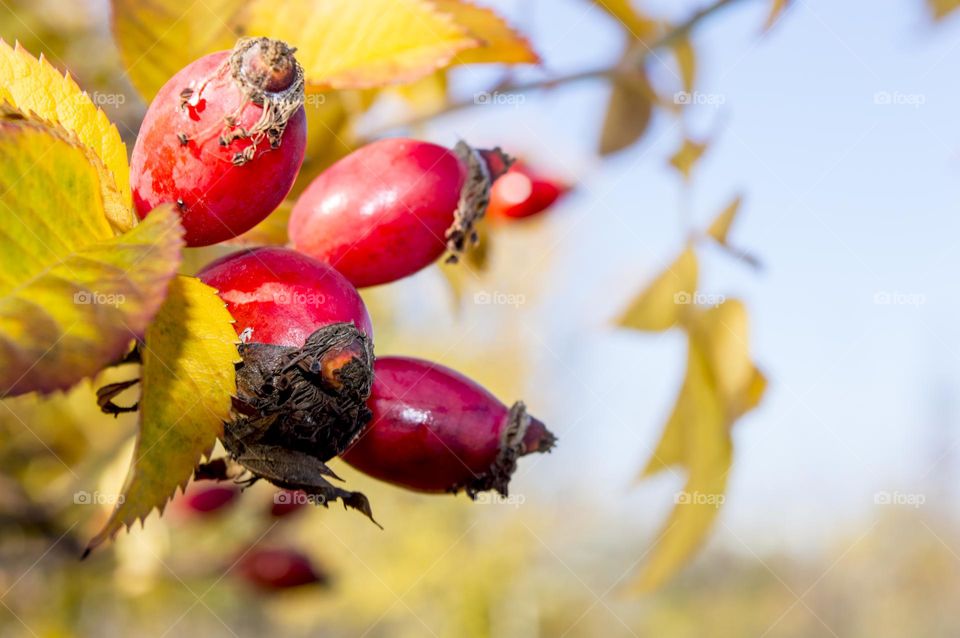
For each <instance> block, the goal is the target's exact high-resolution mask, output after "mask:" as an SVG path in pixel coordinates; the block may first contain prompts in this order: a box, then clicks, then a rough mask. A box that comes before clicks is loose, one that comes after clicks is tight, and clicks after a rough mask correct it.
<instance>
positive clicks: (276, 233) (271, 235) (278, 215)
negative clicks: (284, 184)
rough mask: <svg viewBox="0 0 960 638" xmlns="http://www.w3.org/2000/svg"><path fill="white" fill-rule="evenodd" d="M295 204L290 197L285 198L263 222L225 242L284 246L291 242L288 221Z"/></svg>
mask: <svg viewBox="0 0 960 638" xmlns="http://www.w3.org/2000/svg"><path fill="white" fill-rule="evenodd" d="M293 204H294V202H293V201H292V200H290V199H285V200H283V202H282V203H281V204H280V206H279V207H278V208H277V210H275V211H273V212H272V213H270V214H269V215H268V216H267V218H266V219H264V220H263V221H262V222H260V223H259V224H257V225H256V226H254V227H253V228H251V229H250V230H248V231H247V232H245V233H243V234H242V235H239V236H238V237H234V238H233V239H229V240H227V241H226V242H224V243H226V244H237V245H241V246H283V245H285V244H287V243H289V241H290V236H289V234H288V233H287V223H288V222H289V221H290V213H291V211H292V210H293Z"/></svg>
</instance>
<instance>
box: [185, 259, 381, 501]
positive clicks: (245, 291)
mask: <svg viewBox="0 0 960 638" xmlns="http://www.w3.org/2000/svg"><path fill="white" fill-rule="evenodd" d="M198 276H199V277H200V279H201V280H203V281H204V282H205V283H207V284H208V285H210V286H212V287H214V288H216V289H217V291H218V292H219V294H220V296H221V298H222V299H223V300H224V301H225V302H227V309H228V310H229V311H230V313H231V314H232V315H233V317H234V319H235V320H236V324H235V328H236V330H237V333H238V334H239V335H240V337H241V341H242V342H243V343H242V344H241V346H240V355H241V357H242V359H243V363H242V364H241V365H240V366H238V368H237V395H236V397H235V399H234V411H235V413H236V415H235V418H234V419H233V420H232V421H231V422H229V423H227V424H226V425H225V426H224V432H223V437H222V439H221V440H222V441H223V445H224V447H225V448H226V449H227V451H228V452H229V453H230V456H231V457H232V458H233V459H234V460H235V461H236V462H237V463H239V464H240V465H242V466H243V467H244V468H245V469H246V470H247V471H248V472H250V474H252V475H253V476H254V477H255V478H263V479H266V480H268V481H270V482H271V483H273V484H274V485H276V486H277V487H280V488H282V489H285V490H302V491H303V492H305V493H306V494H310V495H315V496H319V497H321V498H319V499H316V500H317V502H319V503H321V504H324V505H325V504H326V503H327V502H328V501H330V500H334V499H338V498H339V499H341V500H342V501H343V502H344V504H346V505H348V506H350V507H353V508H355V509H358V510H360V511H362V512H363V513H365V514H367V516H369V517H371V519H372V514H371V511H370V506H369V503H368V502H367V499H366V497H365V496H363V494H360V493H359V492H348V491H346V490H342V489H340V488H337V487H334V486H333V485H332V484H330V483H329V481H328V480H327V479H328V478H338V477H337V476H336V474H334V473H333V471H332V470H331V469H330V468H329V467H327V466H326V461H328V460H330V459H331V458H333V457H334V456H336V455H337V454H339V453H340V452H342V451H343V450H344V449H345V448H346V446H347V444H348V443H349V442H350V441H352V440H353V439H354V438H355V437H356V435H357V433H358V432H359V431H360V429H361V428H362V427H363V425H364V424H365V423H366V422H367V420H369V418H370V412H369V410H368V408H367V407H366V401H367V399H368V398H369V396H370V387H371V385H372V382H373V345H372V342H371V341H370V333H371V332H372V328H371V326H370V317H369V315H368V314H367V310H366V308H365V307H364V305H363V301H362V300H361V299H360V296H359V294H357V291H356V289H355V288H354V287H353V286H352V285H350V282H348V281H347V280H346V279H344V278H343V276H341V275H340V274H339V273H338V272H337V271H335V270H333V269H332V268H330V267H329V266H326V265H324V264H321V263H320V262H318V261H316V260H314V259H311V258H310V257H307V256H306V255H302V254H300V253H297V252H296V251H292V250H287V249H285V248H272V247H271V248H254V249H251V250H246V251H240V252H237V253H234V254H232V255H228V256H226V257H224V258H222V259H220V260H217V261H215V262H213V263H212V264H210V265H208V266H207V267H206V268H204V269H203V270H202V271H201V272H200V273H199V275H198ZM215 478H219V477H215Z"/></svg>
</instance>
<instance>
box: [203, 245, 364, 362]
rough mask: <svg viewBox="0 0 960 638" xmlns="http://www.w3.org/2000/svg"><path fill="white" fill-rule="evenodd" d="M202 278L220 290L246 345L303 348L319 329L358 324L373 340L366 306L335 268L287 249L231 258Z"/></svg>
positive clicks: (243, 253) (207, 269)
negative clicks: (260, 344)
mask: <svg viewBox="0 0 960 638" xmlns="http://www.w3.org/2000/svg"><path fill="white" fill-rule="evenodd" d="M197 276H198V277H199V278H200V279H201V280H203V282H204V283H206V284H207V285H209V286H212V287H214V288H216V289H217V291H218V292H219V293H220V298H221V299H223V300H224V301H225V302H227V309H228V310H229V311H230V314H231V315H232V316H233V318H234V319H235V320H236V323H235V324H234V327H235V328H236V330H237V333H238V334H239V335H241V336H242V337H243V340H244V341H250V342H257V343H270V344H274V345H281V346H294V347H297V348H299V347H301V346H303V344H304V342H305V341H306V339H307V337H309V336H310V335H311V334H312V333H313V332H315V331H316V330H317V329H318V328H321V327H323V326H327V325H330V324H333V323H338V322H350V323H353V325H354V326H356V327H357V329H358V330H359V331H360V332H361V333H363V334H365V335H367V336H370V335H372V333H373V328H372V326H371V324H370V315H368V314H367V309H366V306H364V304H363V300H362V299H361V298H360V295H359V294H358V293H357V291H356V289H355V288H354V287H353V286H352V285H351V284H350V282H349V281H347V280H346V279H344V278H343V276H342V275H341V274H340V273H338V272H337V271H336V270H334V269H333V268H330V267H329V266H327V265H325V264H322V263H320V262H318V261H316V260H315V259H311V258H310V257H307V256H306V255H303V254H301V253H298V252H297V251H294V250H289V249H287V248H276V247H263V248H252V249H249V250H242V251H238V252H235V253H231V254H229V255H227V256H226V257H222V258H220V259H218V260H216V261H214V262H212V263H210V264H208V265H207V266H206V267H204V269H203V270H201V271H200V272H199V273H198V274H197Z"/></svg>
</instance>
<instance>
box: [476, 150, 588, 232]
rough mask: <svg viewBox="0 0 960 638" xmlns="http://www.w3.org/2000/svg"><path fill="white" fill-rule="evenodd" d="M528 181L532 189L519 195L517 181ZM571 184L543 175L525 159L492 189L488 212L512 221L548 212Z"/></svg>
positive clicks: (515, 164) (495, 216)
mask: <svg viewBox="0 0 960 638" xmlns="http://www.w3.org/2000/svg"><path fill="white" fill-rule="evenodd" d="M520 179H525V180H527V186H528V188H529V192H528V194H527V195H526V197H517V196H516V193H515V190H516V189H517V186H518V185H517V184H516V182H515V180H520ZM569 190H570V187H569V186H567V185H566V184H564V183H563V182H561V181H559V180H555V179H551V178H548V177H544V176H541V175H539V174H538V173H536V172H535V171H533V170H532V169H530V167H528V166H527V165H526V164H523V163H522V162H515V163H514V164H513V166H511V167H510V170H508V171H507V173H506V175H504V176H503V178H502V179H500V180H498V181H496V182H494V184H493V187H492V188H491V189H490V205H489V206H488V207H487V215H489V216H490V218H491V219H501V220H504V221H512V220H516V219H523V218H526V217H533V216H535V215H539V214H541V213H543V212H545V211H547V210H548V209H549V208H550V207H551V206H553V205H554V204H555V203H556V202H557V200H558V199H560V198H561V197H563V195H565V194H566V193H567V192H568V191H569Z"/></svg>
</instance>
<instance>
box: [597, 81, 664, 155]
mask: <svg viewBox="0 0 960 638" xmlns="http://www.w3.org/2000/svg"><path fill="white" fill-rule="evenodd" d="M611 85H612V86H611V91H610V101H609V102H608V103H607V111H606V114H605V115H604V117H603V128H602V129H601V132H600V148H599V152H600V155H610V154H612V153H616V152H617V151H621V150H623V149H625V148H627V147H629V146H631V145H632V144H634V143H636V142H637V141H638V140H639V139H640V138H641V137H643V134H644V133H645V132H646V131H647V127H648V126H649V125H650V118H651V117H652V116H653V100H654V94H653V89H652V88H651V87H650V83H649V81H648V80H647V76H646V74H645V73H644V72H642V71H641V72H637V73H626V72H621V73H619V74H617V75H616V76H615V77H614V79H613V81H612V82H611Z"/></svg>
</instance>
